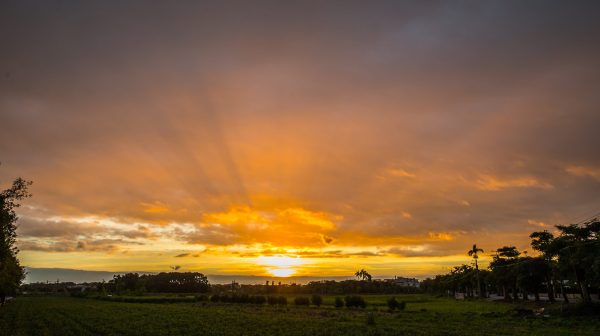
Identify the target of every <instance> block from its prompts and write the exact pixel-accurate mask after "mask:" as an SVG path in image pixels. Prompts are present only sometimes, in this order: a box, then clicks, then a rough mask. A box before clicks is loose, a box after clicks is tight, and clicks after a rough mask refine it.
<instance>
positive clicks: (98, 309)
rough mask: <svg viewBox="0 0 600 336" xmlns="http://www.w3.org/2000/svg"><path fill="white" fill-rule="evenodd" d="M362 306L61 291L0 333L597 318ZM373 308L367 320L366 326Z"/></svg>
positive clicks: (436, 328) (475, 307)
mask: <svg viewBox="0 0 600 336" xmlns="http://www.w3.org/2000/svg"><path fill="white" fill-rule="evenodd" d="M396 297H397V298H398V299H399V300H404V301H406V302H407V307H406V310H405V311H402V312H394V313H390V312H387V310H386V307H385V302H386V299H387V296H379V295H373V296H366V297H365V298H366V299H367V302H368V303H369V306H368V307H367V309H364V310H363V309H356V310H353V309H346V308H343V309H335V308H334V307H332V306H331V304H332V303H333V300H334V298H333V297H325V300H324V306H322V307H321V308H316V307H295V306H293V305H289V306H287V307H277V306H274V307H271V306H267V305H264V306H256V305H249V304H246V305H244V304H234V303H231V304H227V303H210V302H209V303H205V302H203V303H172V304H162V303H159V304H157V303H123V302H110V301H101V300H94V299H84V298H69V297H19V298H17V299H16V300H12V301H11V302H9V303H8V304H7V305H6V306H4V307H2V308H0V333H1V334H2V335H544V336H550V335H594V336H596V335H600V321H599V320H598V319H597V318H561V317H558V316H551V317H547V318H545V317H534V316H529V317H515V316H512V315H511V314H507V313H506V312H508V311H509V310H511V309H513V308H514V307H515V306H514V305H511V304H505V303H492V302H480V301H455V300H450V299H440V298H433V297H430V296H426V295H399V296H396ZM369 314H373V316H374V321H375V325H369V324H367V318H368V315H369Z"/></svg>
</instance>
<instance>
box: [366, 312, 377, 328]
mask: <svg viewBox="0 0 600 336" xmlns="http://www.w3.org/2000/svg"><path fill="white" fill-rule="evenodd" d="M367 325H370V326H374V325H375V315H373V313H369V314H368V315H367Z"/></svg>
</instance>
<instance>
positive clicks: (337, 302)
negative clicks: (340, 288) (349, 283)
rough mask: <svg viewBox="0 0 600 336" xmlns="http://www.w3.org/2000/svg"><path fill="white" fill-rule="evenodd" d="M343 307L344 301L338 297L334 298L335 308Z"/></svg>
mask: <svg viewBox="0 0 600 336" xmlns="http://www.w3.org/2000/svg"><path fill="white" fill-rule="evenodd" d="M343 306H344V300H342V298H340V297H336V298H335V308H342V307H343Z"/></svg>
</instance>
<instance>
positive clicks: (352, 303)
mask: <svg viewBox="0 0 600 336" xmlns="http://www.w3.org/2000/svg"><path fill="white" fill-rule="evenodd" d="M345 301H346V307H348V308H352V307H360V308H365V307H366V306H367V303H366V302H365V299H363V297H362V296H359V295H348V296H346V299H345Z"/></svg>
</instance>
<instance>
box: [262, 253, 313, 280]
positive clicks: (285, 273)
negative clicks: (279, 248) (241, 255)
mask: <svg viewBox="0 0 600 336" xmlns="http://www.w3.org/2000/svg"><path fill="white" fill-rule="evenodd" d="M256 263H257V264H260V265H264V266H266V269H267V272H269V273H271V274H272V275H273V276H276V277H289V276H292V275H294V274H295V273H296V272H297V267H298V266H300V265H304V264H305V261H304V260H302V258H300V257H292V256H286V255H275V256H260V257H258V258H256Z"/></svg>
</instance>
